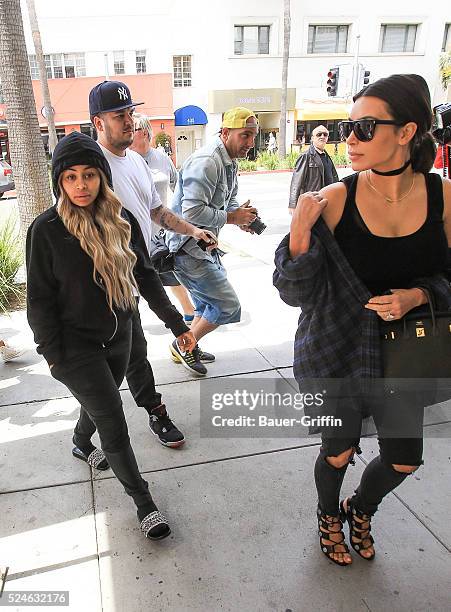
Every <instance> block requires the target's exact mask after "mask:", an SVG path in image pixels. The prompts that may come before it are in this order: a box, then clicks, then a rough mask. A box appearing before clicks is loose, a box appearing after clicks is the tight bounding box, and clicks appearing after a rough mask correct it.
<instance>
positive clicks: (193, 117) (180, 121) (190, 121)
mask: <svg viewBox="0 0 451 612" xmlns="http://www.w3.org/2000/svg"><path fill="white" fill-rule="evenodd" d="M174 115H175V125H206V124H207V123H208V119H207V115H206V114H205V112H204V111H203V110H202V109H201V108H199V107H198V106H192V105H189V106H182V108H178V109H177V110H176V111H175V113H174Z"/></svg>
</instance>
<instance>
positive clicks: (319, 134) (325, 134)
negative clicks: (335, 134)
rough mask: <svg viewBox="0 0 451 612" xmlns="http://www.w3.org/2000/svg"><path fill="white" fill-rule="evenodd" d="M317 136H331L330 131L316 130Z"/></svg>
mask: <svg viewBox="0 0 451 612" xmlns="http://www.w3.org/2000/svg"><path fill="white" fill-rule="evenodd" d="M315 136H319V137H321V136H326V137H327V136H329V132H316V134H315Z"/></svg>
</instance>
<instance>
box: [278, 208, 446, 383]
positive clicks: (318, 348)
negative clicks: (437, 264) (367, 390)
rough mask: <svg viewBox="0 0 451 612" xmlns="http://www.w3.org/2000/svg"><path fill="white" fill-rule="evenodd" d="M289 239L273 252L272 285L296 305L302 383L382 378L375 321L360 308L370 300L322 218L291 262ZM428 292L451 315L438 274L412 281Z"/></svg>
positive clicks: (296, 361)
mask: <svg viewBox="0 0 451 612" xmlns="http://www.w3.org/2000/svg"><path fill="white" fill-rule="evenodd" d="M289 237H290V236H289V234H288V235H287V236H285V238H284V239H283V240H282V242H281V243H280V245H279V246H278V247H277V250H276V254H275V264H276V270H275V272H274V275H273V283H274V285H275V287H276V288H277V289H278V291H279V294H280V297H281V299H282V300H283V301H284V302H285V303H286V304H288V305H290V306H300V307H301V309H302V312H301V315H300V317H299V323H298V329H297V331H296V336H295V342H294V363H293V368H294V375H295V378H296V380H297V381H298V382H299V381H300V380H302V379H304V378H377V377H381V376H382V360H381V350H380V339H379V317H378V315H377V314H376V313H375V312H374V311H372V310H368V309H366V308H364V305H365V304H366V303H367V302H368V300H369V299H370V298H371V297H372V296H371V294H370V292H369V291H368V289H367V288H366V287H365V285H364V284H363V283H362V281H361V280H360V279H359V278H358V277H357V275H356V274H355V272H354V270H353V269H352V267H351V265H350V264H349V262H348V260H347V259H346V257H345V256H344V255H343V253H342V251H341V249H340V247H339V246H338V243H337V242H336V240H335V238H334V237H333V234H332V233H331V231H330V230H329V228H328V227H327V225H326V223H325V222H324V220H323V219H322V218H321V217H320V218H319V219H318V221H317V222H316V224H315V226H314V227H313V229H312V235H311V242H310V248H309V250H308V252H307V253H304V254H302V255H298V256H297V257H295V258H291V256H290V252H289ZM410 286H411V287H425V288H428V289H429V290H430V292H431V294H432V295H433V297H434V299H435V302H436V308H437V309H438V310H442V311H448V310H450V311H451V285H450V282H449V280H448V279H447V278H446V277H445V276H442V275H440V274H437V275H434V276H432V277H427V278H418V279H415V280H413V281H412V283H411V284H410Z"/></svg>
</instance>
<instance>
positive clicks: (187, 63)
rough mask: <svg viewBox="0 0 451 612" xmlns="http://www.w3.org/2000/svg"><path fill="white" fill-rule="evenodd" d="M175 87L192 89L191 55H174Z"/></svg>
mask: <svg viewBox="0 0 451 612" xmlns="http://www.w3.org/2000/svg"><path fill="white" fill-rule="evenodd" d="M172 60H173V67H174V87H191V55H174V57H173V58H172Z"/></svg>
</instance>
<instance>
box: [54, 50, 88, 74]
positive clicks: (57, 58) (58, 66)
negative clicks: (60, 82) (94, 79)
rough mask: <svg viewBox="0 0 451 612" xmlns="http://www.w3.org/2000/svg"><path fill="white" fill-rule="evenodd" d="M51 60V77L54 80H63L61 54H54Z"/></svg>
mask: <svg viewBox="0 0 451 612" xmlns="http://www.w3.org/2000/svg"><path fill="white" fill-rule="evenodd" d="M51 60H52V65H53V77H54V78H55V79H62V78H64V74H63V62H62V57H61V53H54V54H53V55H51ZM79 76H84V75H79Z"/></svg>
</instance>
